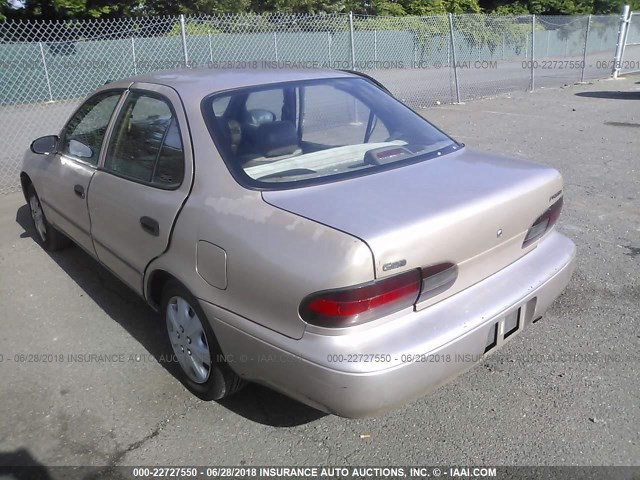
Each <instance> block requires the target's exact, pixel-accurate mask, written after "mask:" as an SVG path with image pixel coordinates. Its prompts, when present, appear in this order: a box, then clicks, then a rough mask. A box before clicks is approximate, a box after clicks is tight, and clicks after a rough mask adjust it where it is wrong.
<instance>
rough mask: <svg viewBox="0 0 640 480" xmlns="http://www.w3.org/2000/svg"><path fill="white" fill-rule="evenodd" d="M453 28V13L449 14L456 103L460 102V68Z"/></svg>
mask: <svg viewBox="0 0 640 480" xmlns="http://www.w3.org/2000/svg"><path fill="white" fill-rule="evenodd" d="M454 33H455V31H454V29H453V14H451V13H450V14H449V35H450V39H451V61H452V62H453V80H454V82H455V84H456V103H460V86H459V85H458V68H457V67H456V42H455V38H454V36H455V35H454Z"/></svg>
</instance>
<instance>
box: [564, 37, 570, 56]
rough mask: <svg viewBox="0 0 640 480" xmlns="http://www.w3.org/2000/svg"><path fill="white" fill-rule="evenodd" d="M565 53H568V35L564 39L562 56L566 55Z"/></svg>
mask: <svg viewBox="0 0 640 480" xmlns="http://www.w3.org/2000/svg"><path fill="white" fill-rule="evenodd" d="M567 55H569V37H568V36H567V38H565V40H564V56H565V57H566V56H567Z"/></svg>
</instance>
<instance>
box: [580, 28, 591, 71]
mask: <svg viewBox="0 0 640 480" xmlns="http://www.w3.org/2000/svg"><path fill="white" fill-rule="evenodd" d="M590 29H591V15H589V19H588V20H587V31H586V33H585V36H584V50H583V51H582V71H581V72H580V83H582V82H584V69H585V66H586V65H587V47H588V44H589V30H590Z"/></svg>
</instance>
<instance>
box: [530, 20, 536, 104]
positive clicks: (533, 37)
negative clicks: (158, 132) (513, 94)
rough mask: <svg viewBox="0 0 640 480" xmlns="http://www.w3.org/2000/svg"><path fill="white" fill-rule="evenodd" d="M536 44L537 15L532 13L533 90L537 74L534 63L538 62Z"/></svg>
mask: <svg viewBox="0 0 640 480" xmlns="http://www.w3.org/2000/svg"><path fill="white" fill-rule="evenodd" d="M535 45H536V16H535V15H531V91H532V92H533V89H534V88H535V86H536V74H535V71H536V69H535V68H534V64H535V62H536V52H535Z"/></svg>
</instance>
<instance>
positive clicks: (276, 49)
mask: <svg viewBox="0 0 640 480" xmlns="http://www.w3.org/2000/svg"><path fill="white" fill-rule="evenodd" d="M273 50H274V51H275V54H276V62H277V61H278V34H277V33H276V32H273Z"/></svg>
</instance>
